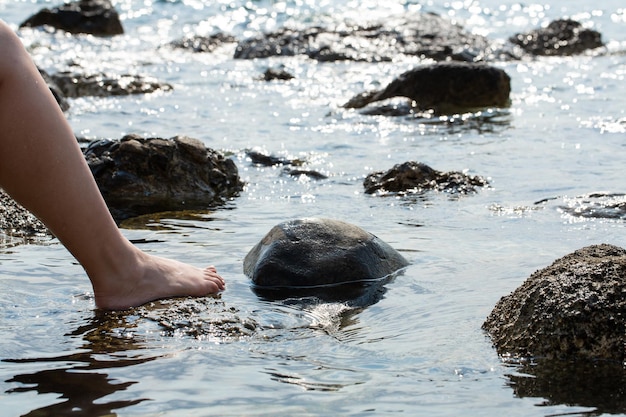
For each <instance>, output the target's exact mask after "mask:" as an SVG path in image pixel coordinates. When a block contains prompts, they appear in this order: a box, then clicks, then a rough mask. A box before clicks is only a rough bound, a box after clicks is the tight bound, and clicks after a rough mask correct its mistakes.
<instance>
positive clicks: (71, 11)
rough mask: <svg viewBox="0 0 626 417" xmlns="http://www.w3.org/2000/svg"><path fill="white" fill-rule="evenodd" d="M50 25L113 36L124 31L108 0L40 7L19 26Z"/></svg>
mask: <svg viewBox="0 0 626 417" xmlns="http://www.w3.org/2000/svg"><path fill="white" fill-rule="evenodd" d="M44 25H46V26H52V27H54V28H56V29H60V30H64V31H66V32H70V33H88V34H91V35H95V36H113V35H121V34H122V33H124V28H123V27H122V23H121V22H120V17H119V15H118V13H117V10H115V8H114V7H113V5H112V4H111V2H110V1H109V0H78V1H74V2H71V3H66V4H64V5H62V6H59V7H55V8H52V9H42V10H40V11H39V12H37V13H36V14H34V15H33V16H31V17H29V18H28V19H26V20H25V21H24V22H23V23H22V24H21V25H20V27H37V26H44Z"/></svg>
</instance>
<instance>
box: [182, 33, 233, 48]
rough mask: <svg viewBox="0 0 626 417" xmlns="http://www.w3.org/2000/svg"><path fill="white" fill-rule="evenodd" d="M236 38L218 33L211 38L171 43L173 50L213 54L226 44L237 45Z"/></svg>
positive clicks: (185, 39)
mask: <svg viewBox="0 0 626 417" xmlns="http://www.w3.org/2000/svg"><path fill="white" fill-rule="evenodd" d="M235 42H237V39H236V38H235V37H234V36H231V35H227V34H225V33H216V34H213V35H211V36H191V37H187V38H183V39H179V40H176V41H173V42H171V43H170V46H171V47H173V48H179V49H186V50H189V51H192V52H213V51H215V50H216V49H217V48H219V47H220V46H222V45H224V44H226V43H235Z"/></svg>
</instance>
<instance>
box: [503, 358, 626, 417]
mask: <svg viewBox="0 0 626 417" xmlns="http://www.w3.org/2000/svg"><path fill="white" fill-rule="evenodd" d="M508 378H509V379H510V381H509V382H508V385H509V386H510V387H511V388H513V391H514V393H515V395H516V396H517V397H519V398H525V397H536V398H544V399H545V401H543V402H542V403H540V404H538V405H540V406H552V405H561V404H565V405H569V406H580V407H591V408H593V410H590V411H588V412H585V413H581V415H589V416H596V415H600V414H623V413H626V370H625V369H624V368H623V367H622V365H621V364H619V363H615V362H565V361H558V360H540V361H537V362H533V363H527V364H523V365H521V366H520V367H519V368H518V369H517V372H516V373H515V374H511V375H508Z"/></svg>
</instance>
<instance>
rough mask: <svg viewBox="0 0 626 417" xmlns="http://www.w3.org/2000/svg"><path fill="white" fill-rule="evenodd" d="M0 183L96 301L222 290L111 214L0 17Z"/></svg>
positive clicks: (209, 275)
mask: <svg viewBox="0 0 626 417" xmlns="http://www.w3.org/2000/svg"><path fill="white" fill-rule="evenodd" d="M0 57H1V58H0V187H2V188H3V189H4V190H5V191H6V192H8V193H9V194H10V195H11V196H12V197H13V198H14V199H15V200H16V201H18V202H19V203H20V204H22V205H23V206H24V207H26V208H27V209H28V210H30V211H32V212H33V213H34V214H35V215H36V216H37V217H39V218H40V219H41V220H42V221H43V222H44V223H45V224H46V226H48V228H49V229H50V230H51V231H52V233H54V235H55V236H56V237H57V238H58V239H59V240H60V241H61V242H62V243H63V245H65V247H66V248H67V249H68V250H69V251H70V252H71V253H72V254H73V255H74V257H76V259H77V260H78V261H79V262H80V263H81V265H82V266H83V268H84V269H85V271H86V272H87V275H88V276H89V279H90V280H91V283H92V285H93V289H94V295H95V299H96V305H97V306H98V307H99V308H103V309H123V308H128V307H131V306H137V305H140V304H144V303H146V302H148V301H151V300H154V299H158V298H165V297H171V296H185V295H191V296H201V295H206V294H209V293H215V292H218V291H220V290H222V289H224V281H223V280H222V278H221V277H220V276H219V275H218V274H217V272H216V270H215V268H213V267H209V268H206V269H204V270H202V269H198V268H195V267H192V266H190V265H187V264H183V263H180V262H177V261H173V260H169V259H164V258H158V257H154V256H151V255H148V254H146V253H144V252H142V251H140V250H139V249H137V248H136V247H135V246H133V245H132V244H131V243H130V242H129V241H128V240H127V239H126V238H125V237H124V236H123V235H122V234H121V232H120V230H119V229H118V228H117V225H116V224H115V222H114V220H113V218H112V217H111V215H110V213H109V210H108V208H107V206H106V203H105V202H104V199H103V198H102V195H101V194H100V191H99V189H98V187H97V185H96V183H95V180H94V179H93V176H92V175H91V171H90V170H89V167H88V165H87V163H86V162H85V159H84V157H83V154H82V152H81V150H80V148H79V146H78V143H77V141H76V139H75V137H74V133H73V132H72V130H71V128H70V126H69V124H68V123H67V121H66V120H65V116H64V115H63V113H62V112H61V110H60V108H59V106H58V105H57V103H56V101H55V100H54V98H53V96H52V94H51V93H50V91H49V89H48V87H47V86H46V84H45V82H44V81H43V79H42V78H41V76H40V75H39V72H38V70H37V68H36V67H35V65H34V64H33V62H32V60H31V58H30V56H29V55H28V53H27V52H26V50H25V49H24V48H23V45H22V43H21V42H20V40H19V39H18V38H17V36H16V35H15V34H14V33H13V31H12V30H11V29H10V28H9V27H8V26H7V25H6V24H4V22H2V21H0Z"/></svg>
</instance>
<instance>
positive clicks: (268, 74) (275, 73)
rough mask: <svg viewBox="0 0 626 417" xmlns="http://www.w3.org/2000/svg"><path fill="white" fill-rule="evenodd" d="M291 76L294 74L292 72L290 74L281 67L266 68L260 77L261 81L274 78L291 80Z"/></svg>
mask: <svg viewBox="0 0 626 417" xmlns="http://www.w3.org/2000/svg"><path fill="white" fill-rule="evenodd" d="M293 78H294V76H293V75H292V74H290V73H289V72H287V71H285V70H284V69H281V68H268V69H266V70H265V72H264V73H263V77H261V79H262V80H263V81H274V80H281V81H289V80H292V79H293Z"/></svg>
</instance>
